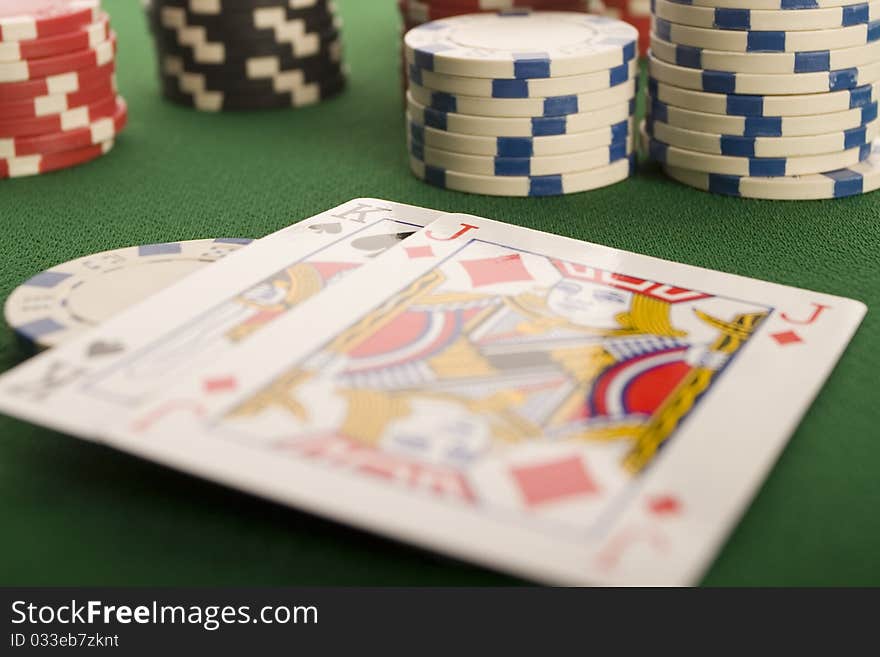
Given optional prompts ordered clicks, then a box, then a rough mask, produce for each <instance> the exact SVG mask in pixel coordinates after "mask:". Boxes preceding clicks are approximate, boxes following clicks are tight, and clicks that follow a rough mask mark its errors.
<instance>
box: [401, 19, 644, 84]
mask: <svg viewBox="0 0 880 657" xmlns="http://www.w3.org/2000/svg"><path fill="white" fill-rule="evenodd" d="M637 40H638V32H637V31H636V29H635V28H633V27H632V26H631V25H628V24H626V23H623V22H621V21H613V20H609V19H607V18H603V17H600V16H591V15H587V14H578V13H573V12H545V11H540V12H509V13H502V12H500V13H497V14H471V15H466V16H457V17H454V18H449V19H444V20H438V21H434V22H431V23H428V24H426V25H422V26H419V27H416V28H414V29H412V30H410V31H409V32H407V33H406V37H405V39H404V45H405V48H406V55H407V61H408V62H409V63H410V64H411V65H414V66H415V67H417V68H418V69H420V70H422V71H431V72H433V73H438V74H444V75H451V76H464V77H476V78H514V79H529V80H530V79H533V78H559V77H563V76H577V75H583V74H586V73H593V72H597V71H608V70H609V69H610V70H615V69H623V68H624V67H625V66H626V65H627V64H629V63H630V61H632V60H633V59H634V58H635V54H636V41H637ZM427 86H431V85H427ZM463 93H467V92H463ZM563 93H569V92H563ZM472 95H475V96H481V95H487V94H478V93H475V94H472ZM547 95H555V94H547Z"/></svg>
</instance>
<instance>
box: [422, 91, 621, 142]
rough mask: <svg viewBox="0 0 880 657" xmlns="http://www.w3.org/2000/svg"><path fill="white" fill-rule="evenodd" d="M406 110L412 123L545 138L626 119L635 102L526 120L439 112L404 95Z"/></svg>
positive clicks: (492, 134) (463, 131)
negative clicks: (580, 112)
mask: <svg viewBox="0 0 880 657" xmlns="http://www.w3.org/2000/svg"><path fill="white" fill-rule="evenodd" d="M407 111H408V112H409V113H410V115H411V117H412V119H413V120H414V121H415V122H416V123H419V124H421V125H424V126H427V127H430V128H435V129H437V130H444V131H449V132H457V133H461V134H466V135H482V136H485V137H546V136H551V135H568V134H574V133H580V132H588V131H590V130H595V129H597V128H601V127H603V126H611V125H614V124H616V123H620V122H621V121H626V120H628V119H629V118H630V117H631V116H632V115H633V113H634V111H635V101H634V100H632V101H630V102H629V103H626V104H621V105H614V106H611V107H607V108H605V109H601V110H596V111H595V112H584V113H582V114H568V115H566V116H543V117H534V118H531V119H528V118H509V117H491V116H474V115H470V114H455V113H453V112H443V111H440V110H435V109H431V108H428V107H425V106H424V105H421V104H419V103H417V102H416V101H415V100H413V98H412V96H411V95H407Z"/></svg>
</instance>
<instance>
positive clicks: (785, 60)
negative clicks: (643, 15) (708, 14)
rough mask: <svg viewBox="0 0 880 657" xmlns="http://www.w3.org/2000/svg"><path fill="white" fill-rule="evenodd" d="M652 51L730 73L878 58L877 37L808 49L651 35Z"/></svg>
mask: <svg viewBox="0 0 880 657" xmlns="http://www.w3.org/2000/svg"><path fill="white" fill-rule="evenodd" d="M651 54H652V55H654V57H656V58H657V59H660V60H662V61H664V62H668V63H670V64H677V65H679V66H686V67H688V68H699V69H709V70H711V71H726V72H730V73H760V74H780V75H783V74H791V73H815V72H818V71H841V70H845V69H848V68H852V67H856V66H864V65H866V64H871V63H872V62H876V61H878V59H880V41H874V42H872V43H869V44H867V45H864V46H858V47H855V48H842V49H840V50H811V51H808V52H780V53H758V52H723V51H719V50H705V49H703V48H693V47H691V46H678V45H675V44H673V43H669V42H668V41H664V40H663V39H661V38H660V37H658V36H657V35H656V34H652V35H651Z"/></svg>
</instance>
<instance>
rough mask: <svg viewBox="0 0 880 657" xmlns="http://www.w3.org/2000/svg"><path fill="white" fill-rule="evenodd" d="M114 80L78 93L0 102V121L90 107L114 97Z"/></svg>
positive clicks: (108, 79)
mask: <svg viewBox="0 0 880 657" xmlns="http://www.w3.org/2000/svg"><path fill="white" fill-rule="evenodd" d="M116 91H117V89H116V78H115V76H113V75H111V76H110V77H108V78H106V79H105V80H101V81H99V82H98V83H97V84H95V85H92V86H89V87H86V88H85V89H82V90H80V91H74V92H73V93H69V94H58V95H56V96H39V97H37V98H34V99H32V100H23V101H15V102H11V103H4V102H0V121H6V120H9V119H29V118H36V117H40V116H48V115H51V114H60V113H62V112H66V111H68V110H72V109H74V108H77V107H82V106H83V105H92V104H93V103H96V102H97V101H99V100H101V99H102V98H106V97H107V96H115V95H116Z"/></svg>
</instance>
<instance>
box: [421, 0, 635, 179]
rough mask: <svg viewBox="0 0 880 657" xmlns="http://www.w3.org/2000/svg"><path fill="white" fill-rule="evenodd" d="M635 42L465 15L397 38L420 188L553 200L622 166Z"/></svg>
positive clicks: (627, 31) (579, 26)
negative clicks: (406, 81)
mask: <svg viewBox="0 0 880 657" xmlns="http://www.w3.org/2000/svg"><path fill="white" fill-rule="evenodd" d="M637 41H638V32H637V30H636V29H635V28H633V27H632V26H630V25H628V24H626V23H624V22H622V21H617V20H614V19H609V18H604V17H600V16H591V15H586V14H582V13H575V12H530V11H527V10H519V11H508V12H499V13H497V14H485V13H483V14H467V15H462V16H455V17H453V18H447V19H442V20H437V21H433V22H430V23H425V24H423V25H420V26H418V27H416V28H414V29H412V30H410V31H409V32H407V34H406V36H405V38H404V43H405V56H406V64H407V67H408V73H409V88H408V91H407V96H406V101H407V117H406V120H407V137H408V139H407V143H408V148H409V156H410V166H411V168H412V171H413V173H414V174H415V175H416V176H417V177H418V178H421V179H422V180H424V181H426V182H428V183H430V184H432V185H436V186H438V187H443V188H446V189H453V190H457V191H462V192H469V193H473V194H487V195H492V196H554V195H559V194H570V193H574V192H582V191H587V190H590V189H597V188H599V187H605V186H607V185H611V184H613V183H616V182H619V181H621V180H624V179H625V178H627V177H629V175H630V174H631V171H632V167H633V142H634V135H633V125H632V114H633V108H634V97H635V93H636V88H637V84H636V83H637V77H638V62H637V61H636V51H637Z"/></svg>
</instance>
